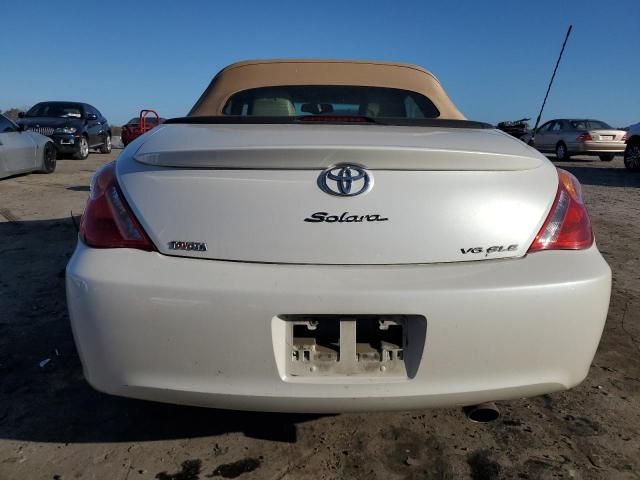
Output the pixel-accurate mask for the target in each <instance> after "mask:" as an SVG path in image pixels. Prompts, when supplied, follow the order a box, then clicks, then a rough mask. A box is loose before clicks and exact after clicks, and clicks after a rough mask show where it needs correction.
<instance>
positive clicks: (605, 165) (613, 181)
mask: <svg viewBox="0 0 640 480" xmlns="http://www.w3.org/2000/svg"><path fill="white" fill-rule="evenodd" d="M547 158H548V159H549V160H550V161H552V162H553V163H554V164H555V165H556V166H557V167H559V168H562V169H564V170H567V171H569V172H571V173H572V174H573V175H575V176H576V178H577V179H578V180H579V181H580V183H581V184H583V185H594V186H600V187H626V188H634V187H635V188H639V187H640V173H638V172H631V171H629V170H627V169H626V168H620V167H616V166H610V165H611V163H609V162H601V161H600V160H584V159H577V158H572V159H571V161H570V162H558V161H556V157H553V156H551V157H547Z"/></svg>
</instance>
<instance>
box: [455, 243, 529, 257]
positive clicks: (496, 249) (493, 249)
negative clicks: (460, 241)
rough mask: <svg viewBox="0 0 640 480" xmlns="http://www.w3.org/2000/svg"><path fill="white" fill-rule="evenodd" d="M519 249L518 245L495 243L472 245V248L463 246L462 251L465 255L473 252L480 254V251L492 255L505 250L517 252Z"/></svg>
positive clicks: (485, 254)
mask: <svg viewBox="0 0 640 480" xmlns="http://www.w3.org/2000/svg"><path fill="white" fill-rule="evenodd" d="M516 250H518V245H517V244H515V245H493V246H491V247H470V248H461V249H460V252H462V254H463V255H467V254H472V255H478V254H480V253H484V256H485V257H486V256H488V255H491V254H492V253H504V252H515V251H516Z"/></svg>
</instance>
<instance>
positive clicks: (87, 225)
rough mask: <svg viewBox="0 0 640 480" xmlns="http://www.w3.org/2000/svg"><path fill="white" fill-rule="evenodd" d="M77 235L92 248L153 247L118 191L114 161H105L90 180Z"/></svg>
mask: <svg viewBox="0 0 640 480" xmlns="http://www.w3.org/2000/svg"><path fill="white" fill-rule="evenodd" d="M80 237H81V238H82V241H83V242H84V243H86V244H87V245H89V246H90V247H95V248H137V249H139V250H147V251H151V250H155V247H154V246H153V243H152V242H151V240H149V237H148V236H147V234H146V233H145V232H144V230H143V229H142V227H141V226H140V224H139V223H138V221H137V220H136V218H135V217H134V215H133V213H132V212H131V210H130V209H129V206H128V205H127V202H126V200H125V199H124V196H123V195H122V192H121V191H120V187H119V186H118V182H117V180H116V163H115V162H111V163H108V164H106V165H105V166H104V167H102V168H101V169H100V170H98V171H97V172H96V174H95V175H94V177H93V180H91V193H90V194H89V200H87V206H86V208H85V210H84V214H83V215H82V221H81V222H80Z"/></svg>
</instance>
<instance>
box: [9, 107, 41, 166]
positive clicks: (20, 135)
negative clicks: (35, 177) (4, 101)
mask: <svg viewBox="0 0 640 480" xmlns="http://www.w3.org/2000/svg"><path fill="white" fill-rule="evenodd" d="M36 161H37V159H36V148H35V143H34V141H33V139H32V138H31V135H29V133H27V132H21V131H19V128H18V126H17V125H16V124H15V123H13V122H12V121H10V120H8V119H7V118H5V117H3V116H1V115H0V176H7V175H13V174H15V173H21V172H28V171H31V170H34V169H35V168H36Z"/></svg>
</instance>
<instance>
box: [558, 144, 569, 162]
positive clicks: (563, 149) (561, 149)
mask: <svg viewBox="0 0 640 480" xmlns="http://www.w3.org/2000/svg"><path fill="white" fill-rule="evenodd" d="M556 159H558V160H559V161H561V162H564V161H565V160H569V153H567V146H566V145H565V144H564V142H560V143H558V144H557V145H556Z"/></svg>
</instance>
